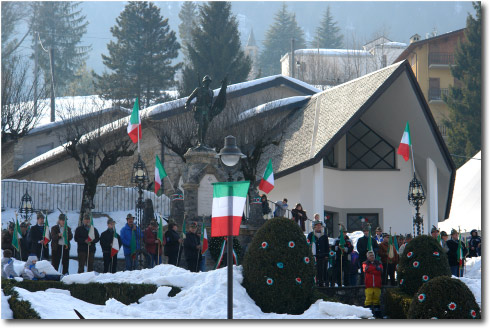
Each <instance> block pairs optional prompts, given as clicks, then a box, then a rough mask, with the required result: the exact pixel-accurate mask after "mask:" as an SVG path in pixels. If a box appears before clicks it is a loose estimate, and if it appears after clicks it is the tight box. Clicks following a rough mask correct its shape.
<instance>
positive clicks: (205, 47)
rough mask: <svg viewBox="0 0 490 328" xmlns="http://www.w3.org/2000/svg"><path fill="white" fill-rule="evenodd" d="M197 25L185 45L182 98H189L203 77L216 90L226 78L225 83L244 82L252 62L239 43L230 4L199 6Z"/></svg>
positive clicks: (204, 4)
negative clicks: (187, 96) (208, 78)
mask: <svg viewBox="0 0 490 328" xmlns="http://www.w3.org/2000/svg"><path fill="white" fill-rule="evenodd" d="M196 23H197V24H196V25H195V26H194V28H193V29H192V31H191V43H189V44H188V45H187V50H188V59H189V63H188V64H187V65H186V66H185V68H184V70H183V72H182V73H183V80H182V88H181V94H182V95H189V94H190V93H191V92H192V90H194V88H196V87H197V86H198V84H200V80H201V79H202V78H203V77H204V75H209V76H210V77H211V78H212V80H213V82H212V83H211V86H210V87H211V88H212V89H214V88H218V87H219V86H220V85H221V81H222V80H223V79H224V78H225V76H227V77H228V83H229V84H233V83H239V82H243V81H245V80H246V79H247V76H248V73H249V72H250V69H251V66H252V63H251V60H250V58H249V57H248V56H246V55H245V53H244V51H243V49H242V48H241V44H240V34H239V32H238V22H237V20H236V17H235V16H234V15H232V13H231V3H230V2H222V1H211V2H208V3H203V4H202V5H200V6H199V17H198V19H197V22H196Z"/></svg>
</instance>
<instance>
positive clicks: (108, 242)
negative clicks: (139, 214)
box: [100, 218, 122, 273]
mask: <svg viewBox="0 0 490 328" xmlns="http://www.w3.org/2000/svg"><path fill="white" fill-rule="evenodd" d="M121 244H122V242H121V237H119V235H118V234H117V233H116V222H115V221H114V220H113V219H112V218H109V219H107V230H106V231H104V232H103V233H102V234H101V235H100V247H101V248H102V257H103V259H104V273H107V272H110V273H115V272H116V271H117V253H118V252H119V248H120V245H121Z"/></svg>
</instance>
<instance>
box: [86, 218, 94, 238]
mask: <svg viewBox="0 0 490 328" xmlns="http://www.w3.org/2000/svg"><path fill="white" fill-rule="evenodd" d="M87 239H88V242H91V241H92V240H94V239H95V230H94V218H93V217H92V214H90V229H89V230H88V238H87Z"/></svg>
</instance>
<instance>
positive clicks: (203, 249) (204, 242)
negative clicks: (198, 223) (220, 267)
mask: <svg viewBox="0 0 490 328" xmlns="http://www.w3.org/2000/svg"><path fill="white" fill-rule="evenodd" d="M201 245H202V247H201V254H204V253H205V252H206V251H207V250H208V233H207V232H206V227H205V226H204V222H203V223H202V231H201Z"/></svg>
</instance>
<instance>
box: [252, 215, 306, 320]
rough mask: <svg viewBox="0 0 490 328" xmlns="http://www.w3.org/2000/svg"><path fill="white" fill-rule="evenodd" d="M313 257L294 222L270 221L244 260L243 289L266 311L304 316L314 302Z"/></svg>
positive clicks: (283, 220)
mask: <svg viewBox="0 0 490 328" xmlns="http://www.w3.org/2000/svg"><path fill="white" fill-rule="evenodd" d="M314 277H315V265H314V260H313V255H312V253H311V250H310V248H309V247H308V245H307V243H306V238H305V236H304V234H303V232H302V231H301V229H300V228H299V226H298V225H297V224H296V223H294V221H292V220H288V219H284V218H274V219H271V220H268V221H267V222H266V223H265V224H264V225H263V226H262V227H261V228H260V229H259V230H258V231H257V232H256V234H255V236H254V238H253V239H252V241H251V243H250V244H249V246H248V249H247V253H246V254H245V258H244V260H243V286H244V287H245V288H246V290H247V293H248V294H249V295H250V297H251V298H252V299H253V300H254V301H255V303H256V304H257V305H258V306H259V307H260V308H261V310H262V311H263V312H275V313H289V314H301V313H303V312H304V311H305V310H306V309H308V307H309V306H310V305H311V304H312V302H313V301H314V294H313V288H314V286H315V281H314V279H315V278H314Z"/></svg>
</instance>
